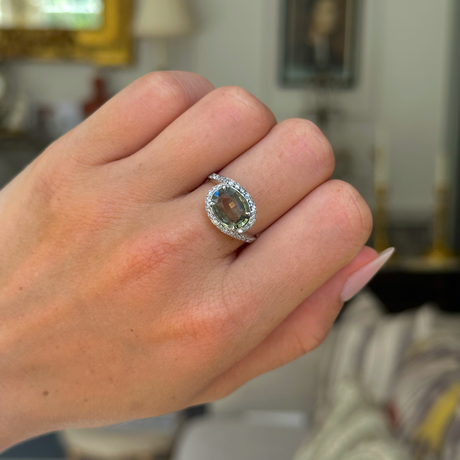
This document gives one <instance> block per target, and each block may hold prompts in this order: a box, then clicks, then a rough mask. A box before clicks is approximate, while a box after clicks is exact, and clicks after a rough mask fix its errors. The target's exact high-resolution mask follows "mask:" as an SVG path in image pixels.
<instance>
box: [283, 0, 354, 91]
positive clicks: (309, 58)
mask: <svg viewBox="0 0 460 460" xmlns="http://www.w3.org/2000/svg"><path fill="white" fill-rule="evenodd" d="M282 3H283V9H284V12H283V13H284V14H282V18H283V22H284V24H283V27H281V30H282V34H283V37H282V44H283V47H282V48H283V49H282V53H281V56H282V61H281V72H280V80H281V84H282V85H283V86H287V87H304V86H307V85H308V84H314V83H317V82H318V81H319V80H320V79H321V81H323V82H324V81H327V82H329V83H330V84H333V85H334V86H338V87H342V88H350V87H351V86H353V84H354V82H355V81H356V64H357V53H358V50H357V41H358V40H357V39H358V22H359V14H358V13H359V11H358V9H359V0H283V2H282Z"/></svg>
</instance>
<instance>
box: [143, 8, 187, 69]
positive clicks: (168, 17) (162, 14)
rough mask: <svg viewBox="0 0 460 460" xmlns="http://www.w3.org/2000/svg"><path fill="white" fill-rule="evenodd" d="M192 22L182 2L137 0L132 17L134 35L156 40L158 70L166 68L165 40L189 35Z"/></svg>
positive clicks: (166, 50)
mask: <svg viewBox="0 0 460 460" xmlns="http://www.w3.org/2000/svg"><path fill="white" fill-rule="evenodd" d="M192 30H193V22H192V19H191V17H190V14H189V11H188V8H187V5H186V3H185V1H184V0H138V1H137V5H136V10H135V16H134V35H136V36H137V37H139V38H148V39H156V40H157V41H158V44H159V47H158V48H159V51H160V53H161V54H160V59H159V61H160V63H159V65H158V66H157V68H158V69H167V68H168V49H167V39H168V38H173V37H180V36H183V35H187V34H189V33H190V32H191V31H192Z"/></svg>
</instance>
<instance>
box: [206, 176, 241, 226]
mask: <svg viewBox="0 0 460 460" xmlns="http://www.w3.org/2000/svg"><path fill="white" fill-rule="evenodd" d="M212 204H213V209H214V214H215V216H216V217H217V218H218V219H219V221H220V222H221V224H222V225H224V226H225V227H227V228H230V229H239V228H241V227H244V226H245V225H246V224H247V223H248V221H249V215H250V209H249V203H248V202H247V200H246V199H245V198H244V196H243V195H242V194H241V193H240V192H238V191H237V190H235V189H234V188H233V187H230V186H229V185H226V186H225V187H221V188H219V189H217V190H216V191H215V192H214V194H213V195H212Z"/></svg>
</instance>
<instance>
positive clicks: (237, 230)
mask: <svg viewBox="0 0 460 460" xmlns="http://www.w3.org/2000/svg"><path fill="white" fill-rule="evenodd" d="M208 179H209V180H212V181H216V182H219V183H218V184H217V185H215V186H214V187H212V188H211V189H210V190H209V192H208V194H207V195H206V200H205V208H206V212H207V214H208V217H209V219H210V220H211V222H212V223H213V224H214V225H215V226H216V227H217V228H218V229H219V230H220V231H221V232H222V233H225V234H226V235H229V236H231V237H233V238H236V239H238V240H241V241H244V242H246V243H252V242H253V241H255V240H256V237H255V236H252V235H247V234H245V232H247V231H248V230H249V229H250V228H251V227H252V226H253V225H254V223H255V221H256V217H257V210H256V205H255V203H254V200H253V199H252V198H251V195H249V193H248V192H247V191H246V190H245V189H244V188H243V187H242V186H241V185H240V184H238V182H235V181H234V180H232V179H229V178H228V177H224V176H219V174H211V175H210V176H209V177H208ZM227 188H228V189H230V190H231V191H233V192H237V193H239V194H240V195H241V197H242V198H243V199H244V200H245V201H246V203H247V207H248V215H247V217H248V219H247V222H246V223H245V224H244V225H242V226H237V225H234V226H233V227H229V226H228V225H225V224H224V223H223V222H222V220H221V219H220V218H219V217H218V215H217V213H216V211H215V209H214V207H215V206H216V205H215V203H214V202H213V201H214V200H213V196H214V194H215V193H216V192H218V191H222V189H227Z"/></svg>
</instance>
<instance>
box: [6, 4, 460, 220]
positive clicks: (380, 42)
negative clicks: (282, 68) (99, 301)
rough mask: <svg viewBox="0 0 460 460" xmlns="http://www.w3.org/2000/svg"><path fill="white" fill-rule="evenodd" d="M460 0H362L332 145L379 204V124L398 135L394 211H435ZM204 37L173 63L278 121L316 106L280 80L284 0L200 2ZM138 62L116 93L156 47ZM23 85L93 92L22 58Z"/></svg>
mask: <svg viewBox="0 0 460 460" xmlns="http://www.w3.org/2000/svg"><path fill="white" fill-rule="evenodd" d="M454 2H455V0H437V1H433V0H404V2H401V0H379V1H378V2H377V1H376V0H364V1H363V3H364V10H363V15H362V45H361V52H362V58H361V61H360V72H359V75H360V78H359V85H358V86H357V87H356V89H354V90H351V91H346V92H344V93H343V94H340V95H339V96H338V98H337V104H338V106H339V107H341V108H342V110H343V112H344V115H345V116H344V117H342V118H341V119H340V120H339V121H337V122H336V123H335V126H334V129H333V130H331V140H332V143H333V146H334V147H335V148H336V149H337V150H339V149H343V148H347V149H348V150H349V151H350V152H352V153H353V155H354V157H355V158H356V161H355V170H356V174H355V182H356V185H357V186H358V188H359V189H360V191H361V192H362V193H363V194H364V195H365V197H366V198H367V199H368V200H369V201H370V202H372V193H371V181H370V178H371V175H370V174H369V172H370V168H371V152H372V145H373V142H374V133H375V124H376V122H377V124H378V125H379V127H380V128H382V127H383V129H384V130H387V131H388V133H389V137H390V140H391V205H392V209H393V212H394V213H395V215H397V216H399V215H403V216H408V215H413V216H424V215H429V214H430V213H431V202H432V188H433V168H434V155H435V152H437V151H439V150H440V149H443V148H444V139H445V114H446V112H447V103H448V102H447V101H448V97H447V87H446V82H447V81H448V74H449V55H450V54H449V53H450V48H449V44H450V41H451V40H450V38H451V34H452V24H451V22H452V21H451V19H450V17H451V10H452V5H453V3H454ZM193 6H194V9H195V13H196V17H197V18H198V21H199V31H198V33H197V34H196V35H195V36H194V37H192V38H190V39H180V40H174V41H173V42H171V43H170V51H171V53H170V54H171V66H172V67H173V68H180V69H184V70H191V71H194V72H198V73H201V74H202V75H204V76H206V77H207V78H208V79H209V80H210V81H211V82H212V83H213V84H214V85H215V86H222V85H230V84H232V85H240V86H243V87H245V88H246V89H248V90H249V91H251V92H252V93H254V94H255V95H256V96H257V97H259V98H261V99H262V100H263V101H264V102H265V103H266V104H267V105H268V106H269V107H270V108H271V109H272V110H273V111H274V113H275V115H276V116H277V117H278V119H279V120H281V119H284V118H288V117H294V116H299V115H301V114H303V113H305V111H306V109H307V110H308V108H311V107H312V101H313V97H312V94H311V92H308V91H299V90H292V89H290V90H286V89H282V88H279V87H278V86H277V82H276V75H277V73H276V72H277V65H278V62H277V52H278V43H279V41H278V40H279V33H278V27H279V0H250V1H248V0H231V1H230V0H193ZM137 54H138V60H137V63H136V64H135V65H133V66H131V67H129V68H126V69H119V70H111V71H110V72H108V74H109V76H110V85H111V89H112V91H113V92H116V91H118V90H119V89H121V88H122V87H123V86H125V85H127V84H129V83H130V82H131V81H133V80H134V79H136V78H137V77H138V76H140V75H142V74H144V73H146V72H148V71H149V70H151V69H154V68H155V46H154V44H152V43H150V42H145V41H142V42H140V43H139V44H138V49H137ZM12 71H13V72H14V74H15V76H16V79H17V82H18V84H20V85H21V86H23V87H24V88H26V90H27V92H28V93H29V94H30V95H31V96H32V97H33V98H34V99H36V100H39V101H48V100H51V101H56V100H60V99H68V100H75V101H80V100H83V99H84V98H86V97H87V96H88V92H89V83H90V81H91V77H92V75H93V74H94V68H93V67H92V66H90V65H85V64H75V63H65V64H35V63H24V62H21V63H15V64H14V65H13V69H12Z"/></svg>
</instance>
